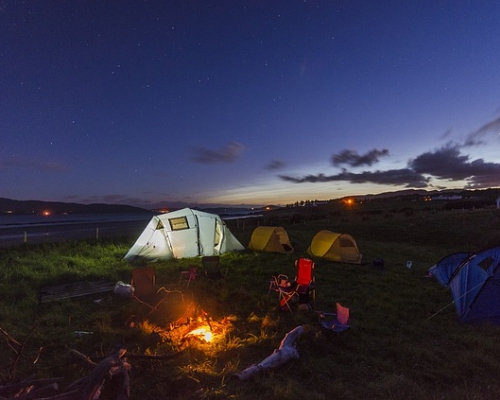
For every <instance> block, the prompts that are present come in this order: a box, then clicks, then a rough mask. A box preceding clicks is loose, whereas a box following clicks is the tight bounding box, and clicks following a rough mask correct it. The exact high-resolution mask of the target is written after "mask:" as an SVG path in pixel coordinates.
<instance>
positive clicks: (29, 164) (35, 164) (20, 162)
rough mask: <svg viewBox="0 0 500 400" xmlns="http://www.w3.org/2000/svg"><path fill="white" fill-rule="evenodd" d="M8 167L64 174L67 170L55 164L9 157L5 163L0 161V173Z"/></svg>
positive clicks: (63, 166) (61, 165)
mask: <svg viewBox="0 0 500 400" xmlns="http://www.w3.org/2000/svg"><path fill="white" fill-rule="evenodd" d="M8 167H15V168H31V169H35V170H37V171H44V172H64V171H66V170H67V169H68V168H67V167H66V166H65V165H63V164H59V163H57V162H53V161H38V160H34V159H28V158H22V157H11V158H9V159H7V160H5V161H0V171H1V170H2V169H5V168H8Z"/></svg>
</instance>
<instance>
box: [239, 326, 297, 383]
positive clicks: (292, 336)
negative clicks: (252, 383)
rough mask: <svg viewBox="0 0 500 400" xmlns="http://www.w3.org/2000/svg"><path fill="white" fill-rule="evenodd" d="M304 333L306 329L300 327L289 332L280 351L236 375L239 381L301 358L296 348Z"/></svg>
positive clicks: (275, 351)
mask: <svg viewBox="0 0 500 400" xmlns="http://www.w3.org/2000/svg"><path fill="white" fill-rule="evenodd" d="M302 333H304V327H302V326H298V327H296V328H294V329H293V330H291V331H290V332H288V333H287V334H286V335H285V337H284V338H283V340H282V341H281V343H280V346H279V348H278V349H276V350H274V352H273V354H271V355H270V356H269V357H267V358H265V359H264V360H262V361H261V362H260V363H258V364H254V365H251V366H250V367H248V368H246V369H245V370H243V371H241V372H238V373H237V374H235V377H236V378H238V379H239V380H242V381H243V380H247V379H249V378H251V377H252V376H254V375H255V374H257V373H259V372H260V371H265V370H268V369H272V368H277V367H279V366H281V365H283V364H285V363H287V362H288V361H290V360H294V359H297V358H299V357H300V356H299V352H298V351H297V348H296V342H297V339H298V338H299V337H300V335H302Z"/></svg>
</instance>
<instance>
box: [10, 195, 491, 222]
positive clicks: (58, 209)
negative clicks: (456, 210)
mask: <svg viewBox="0 0 500 400" xmlns="http://www.w3.org/2000/svg"><path fill="white" fill-rule="evenodd" d="M439 195H459V196H461V197H462V199H471V198H483V199H486V198H487V199H492V200H493V201H494V200H495V199H496V198H498V197H499V196H500V188H488V189H442V190H438V189H436V190H425V189H403V190H396V191H393V192H384V193H379V194H366V195H354V196H345V197H343V199H346V198H356V199H360V200H363V199H364V200H370V199H373V200H375V199H380V200H383V199H390V198H395V197H405V198H410V197H416V198H418V197H426V196H439ZM339 200H341V199H339ZM186 207H188V206H187V205H186ZM192 208H197V209H200V210H203V211H205V212H212V213H216V214H224V215H226V214H227V215H235V214H248V213H249V212H261V211H263V210H274V209H278V208H281V207H280V206H276V205H269V206H267V207H259V208H253V209H252V208H245V207H236V206H235V207H231V206H227V207H223V206H220V207H203V208H202V207H195V206H194V207H192ZM175 209H177V208H175ZM172 210H173V209H172ZM45 211H48V212H50V213H51V214H113V213H124V214H126V213H153V210H147V209H145V208H141V207H135V206H129V205H125V204H105V203H94V204H80V203H64V202H52V201H41V200H12V199H6V198H2V197H0V215H5V214H32V215H43V213H44V212H45Z"/></svg>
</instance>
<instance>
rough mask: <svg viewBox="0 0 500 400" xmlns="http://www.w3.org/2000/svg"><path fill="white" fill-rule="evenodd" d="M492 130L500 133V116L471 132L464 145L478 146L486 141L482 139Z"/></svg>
mask: <svg viewBox="0 0 500 400" xmlns="http://www.w3.org/2000/svg"><path fill="white" fill-rule="evenodd" d="M490 132H493V133H495V134H498V133H500V117H498V118H496V119H494V120H493V121H490V122H488V123H486V124H484V125H483V126H481V127H480V128H479V129H478V130H476V131H474V132H472V133H470V134H469V135H468V136H467V138H466V139H465V142H464V146H477V145H480V144H484V143H485V142H484V141H483V140H482V139H483V137H484V136H486V135H487V134H488V133H490Z"/></svg>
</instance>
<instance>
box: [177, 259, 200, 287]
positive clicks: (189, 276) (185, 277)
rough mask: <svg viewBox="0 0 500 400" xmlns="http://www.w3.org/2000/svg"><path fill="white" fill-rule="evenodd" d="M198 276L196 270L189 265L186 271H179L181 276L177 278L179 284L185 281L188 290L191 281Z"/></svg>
mask: <svg viewBox="0 0 500 400" xmlns="http://www.w3.org/2000/svg"><path fill="white" fill-rule="evenodd" d="M197 274H198V269H197V268H196V267H195V266H194V265H190V266H189V269H188V270H187V271H181V276H180V278H179V284H180V283H181V282H182V281H187V284H186V290H187V289H188V288H189V284H190V283H191V281H194V280H195V279H196V275H197Z"/></svg>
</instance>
